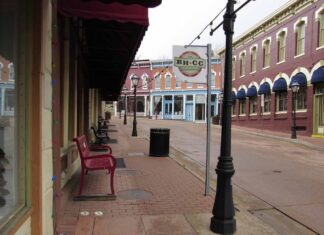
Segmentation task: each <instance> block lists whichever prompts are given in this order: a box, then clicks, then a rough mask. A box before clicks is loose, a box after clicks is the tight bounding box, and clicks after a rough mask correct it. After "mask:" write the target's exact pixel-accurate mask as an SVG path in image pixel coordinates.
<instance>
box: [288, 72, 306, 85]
mask: <svg viewBox="0 0 324 235" xmlns="http://www.w3.org/2000/svg"><path fill="white" fill-rule="evenodd" d="M294 82H298V84H299V86H307V79H306V76H305V74H303V73H297V74H296V75H295V76H293V77H292V78H291V81H290V84H289V87H291V84H292V83H294Z"/></svg>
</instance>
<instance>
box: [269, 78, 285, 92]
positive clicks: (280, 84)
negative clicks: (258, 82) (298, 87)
mask: <svg viewBox="0 0 324 235" xmlns="http://www.w3.org/2000/svg"><path fill="white" fill-rule="evenodd" d="M272 91H273V92H278V91H287V82H286V80H285V79H284V78H279V79H278V80H276V81H275V83H274V84H273V87H272Z"/></svg>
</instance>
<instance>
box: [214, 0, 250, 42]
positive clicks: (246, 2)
mask: <svg viewBox="0 0 324 235" xmlns="http://www.w3.org/2000/svg"><path fill="white" fill-rule="evenodd" d="M251 1H256V0H246V1H245V2H244V3H243V4H242V5H241V6H239V7H238V8H237V9H236V10H235V11H234V12H233V13H232V14H233V15H235V14H236V13H237V12H238V11H239V10H241V9H242V8H243V7H245V6H246V5H247V4H248V3H249V2H251ZM223 23H224V20H223V21H222V22H221V23H219V25H217V26H216V27H215V28H214V29H212V30H210V33H209V34H210V36H212V35H213V34H214V32H215V31H216V30H217V29H218V28H219V27H220V26H222V25H223Z"/></svg>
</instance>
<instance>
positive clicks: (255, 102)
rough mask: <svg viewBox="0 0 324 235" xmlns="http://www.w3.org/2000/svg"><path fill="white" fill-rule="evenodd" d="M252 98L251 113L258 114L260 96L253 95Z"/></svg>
mask: <svg viewBox="0 0 324 235" xmlns="http://www.w3.org/2000/svg"><path fill="white" fill-rule="evenodd" d="M249 100H250V114H256V113H257V109H258V97H257V96H253V97H250V98H249Z"/></svg>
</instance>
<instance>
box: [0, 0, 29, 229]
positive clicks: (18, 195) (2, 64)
mask: <svg viewBox="0 0 324 235" xmlns="http://www.w3.org/2000/svg"><path fill="white" fill-rule="evenodd" d="M22 4H23V3H22ZM18 17H22V14H18V1H16V0H11V1H9V0H5V1H0V32H2V33H1V36H0V73H1V74H0V79H1V83H0V230H1V228H2V227H3V225H4V224H5V223H6V222H8V221H9V219H10V218H13V217H14V215H15V213H16V211H17V209H19V208H20V207H21V206H23V205H24V204H25V200H24V195H25V191H24V190H25V184H24V182H25V173H24V172H25V165H24V163H25V156H24V155H23V154H20V153H24V151H23V149H22V148H23V146H24V145H23V144H24V143H18V136H19V135H20V134H21V137H20V138H23V137H22V136H24V135H23V131H24V129H25V128H24V126H21V125H22V124H23V123H24V122H23V120H22V119H23V117H24V113H23V109H19V111H20V112H17V108H18V107H19V106H18V105H17V97H18V95H19V97H21V102H24V101H25V97H24V90H23V89H22V88H23V87H24V86H23V84H24V83H23V82H24V80H23V79H22V78H21V77H19V76H20V75H19V73H18V71H16V68H17V67H19V66H17V65H19V59H20V58H19V57H18V56H17V55H16V54H15V53H16V52H18V51H19V48H18V47H17V43H16V42H17V40H18V39H19V40H21V38H22V37H23V33H22V32H20V31H19V30H18V27H17V26H18V23H19V24H22V23H23V22H22V21H19V20H18V19H17V18H18ZM4 32H5V33H4ZM21 75H24V74H23V73H22V74H21ZM16 81H17V83H18V82H19V83H20V84H21V85H20V87H21V89H20V90H19V91H18V90H17V88H16V85H15V84H16ZM18 92H19V93H18ZM18 113H19V115H20V116H19V117H18ZM19 120H22V122H19ZM17 126H19V129H18V128H17ZM18 147H20V149H18ZM20 151H21V152H20ZM0 233H1V231H0Z"/></svg>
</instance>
